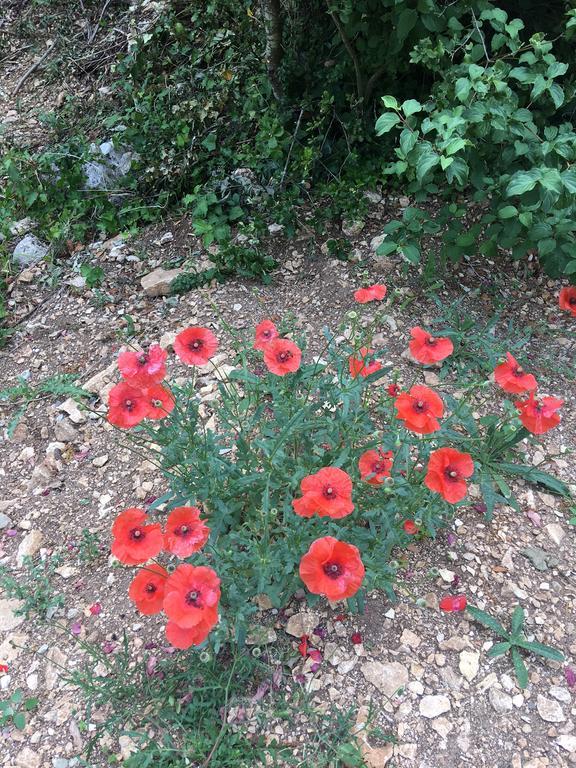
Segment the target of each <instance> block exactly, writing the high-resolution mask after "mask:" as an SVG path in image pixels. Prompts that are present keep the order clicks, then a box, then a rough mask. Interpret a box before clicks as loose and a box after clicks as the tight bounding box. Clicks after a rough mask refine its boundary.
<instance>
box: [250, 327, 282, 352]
mask: <svg viewBox="0 0 576 768" xmlns="http://www.w3.org/2000/svg"><path fill="white" fill-rule="evenodd" d="M279 335H280V334H279V333H278V330H277V328H276V326H275V325H274V323H273V322H272V320H262V322H261V323H258V325H257V326H256V336H255V338H254V349H266V346H267V345H268V344H269V343H270V342H271V341H272V339H276V338H277V337H278V336H279Z"/></svg>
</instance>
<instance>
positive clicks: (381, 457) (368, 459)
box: [358, 448, 393, 485]
mask: <svg viewBox="0 0 576 768" xmlns="http://www.w3.org/2000/svg"><path fill="white" fill-rule="evenodd" d="M392 456H393V454H392V451H383V450H382V449H381V448H378V450H376V451H366V452H365V453H363V454H362V456H360V459H359V460H358V469H359V470H360V477H361V478H362V480H366V482H367V483H370V485H381V484H382V483H383V482H384V480H385V478H387V477H390V470H391V469H392V463H393V459H392Z"/></svg>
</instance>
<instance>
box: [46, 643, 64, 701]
mask: <svg viewBox="0 0 576 768" xmlns="http://www.w3.org/2000/svg"><path fill="white" fill-rule="evenodd" d="M46 659H47V664H46V670H45V672H44V679H45V682H46V688H48V690H49V691H51V690H53V689H54V688H55V687H56V684H57V682H58V678H59V677H60V675H61V674H62V673H63V672H64V671H65V670H66V665H67V663H68V659H67V658H66V656H65V655H64V654H63V653H62V651H61V650H60V648H58V646H57V645H53V646H52V647H51V648H50V650H49V651H48V653H47V654H46Z"/></svg>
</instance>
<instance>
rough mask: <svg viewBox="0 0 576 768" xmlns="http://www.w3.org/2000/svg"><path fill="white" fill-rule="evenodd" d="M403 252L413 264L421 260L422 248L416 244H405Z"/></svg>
mask: <svg viewBox="0 0 576 768" xmlns="http://www.w3.org/2000/svg"><path fill="white" fill-rule="evenodd" d="M402 253H403V255H404V256H405V258H406V259H408V261H409V262H410V263H411V264H418V262H419V261H420V249H419V248H417V247H416V246H415V245H403V246H402Z"/></svg>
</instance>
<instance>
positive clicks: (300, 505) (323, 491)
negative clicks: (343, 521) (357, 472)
mask: <svg viewBox="0 0 576 768" xmlns="http://www.w3.org/2000/svg"><path fill="white" fill-rule="evenodd" d="M300 490H301V491H302V497H301V498H300V499H294V501H293V502H292V506H293V508H294V512H296V514H297V515H300V516H301V517H312V515H318V516H319V517H331V518H332V519H333V520H337V519H338V518H341V517H346V515H349V514H350V513H351V512H352V511H353V510H354V504H353V503H352V480H351V479H350V475H348V474H347V473H346V472H344V470H342V469H339V468H338V467H324V468H323V469H320V470H319V471H318V472H316V473H315V474H314V475H308V476H307V477H305V478H304V479H303V480H302V482H301V483H300Z"/></svg>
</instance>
